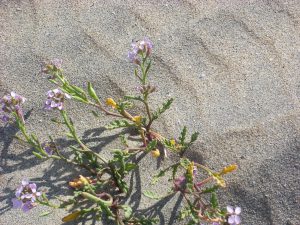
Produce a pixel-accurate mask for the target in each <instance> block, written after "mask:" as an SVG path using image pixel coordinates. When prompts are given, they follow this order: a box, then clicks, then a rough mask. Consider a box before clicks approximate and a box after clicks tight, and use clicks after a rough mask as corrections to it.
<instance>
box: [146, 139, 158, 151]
mask: <svg viewBox="0 0 300 225" xmlns="http://www.w3.org/2000/svg"><path fill="white" fill-rule="evenodd" d="M156 146H157V140H153V141H150V142H149V144H148V145H147V148H146V150H145V151H146V152H150V151H152V150H153V149H155V148H156Z"/></svg>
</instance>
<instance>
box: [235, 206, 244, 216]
mask: <svg viewBox="0 0 300 225" xmlns="http://www.w3.org/2000/svg"><path fill="white" fill-rule="evenodd" d="M241 212H242V209H241V207H236V208H235V210H234V213H235V214H236V215H239V214H240V213H241Z"/></svg>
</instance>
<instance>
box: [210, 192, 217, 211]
mask: <svg viewBox="0 0 300 225" xmlns="http://www.w3.org/2000/svg"><path fill="white" fill-rule="evenodd" d="M210 204H211V206H212V207H213V208H214V209H216V208H217V207H218V206H219V203H218V198H217V194H216V193H215V192H212V193H211V197H210Z"/></svg>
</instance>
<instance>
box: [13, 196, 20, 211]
mask: <svg viewBox="0 0 300 225" xmlns="http://www.w3.org/2000/svg"><path fill="white" fill-rule="evenodd" d="M11 201H12V203H13V208H14V209H19V208H21V207H22V201H21V200H19V199H17V198H13V199H12V200H11Z"/></svg>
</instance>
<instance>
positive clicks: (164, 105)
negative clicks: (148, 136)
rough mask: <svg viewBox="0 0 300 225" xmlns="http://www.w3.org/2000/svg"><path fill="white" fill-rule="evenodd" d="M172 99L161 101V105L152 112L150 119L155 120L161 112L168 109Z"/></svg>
mask: <svg viewBox="0 0 300 225" xmlns="http://www.w3.org/2000/svg"><path fill="white" fill-rule="evenodd" d="M173 101H174V99H173V98H170V99H168V100H167V102H165V103H163V105H162V107H161V108H158V110H157V111H156V112H154V113H153V114H152V120H156V119H157V118H158V117H159V116H160V115H161V114H163V113H164V112H165V111H166V110H167V109H169V108H170V107H171V104H172V102H173Z"/></svg>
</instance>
